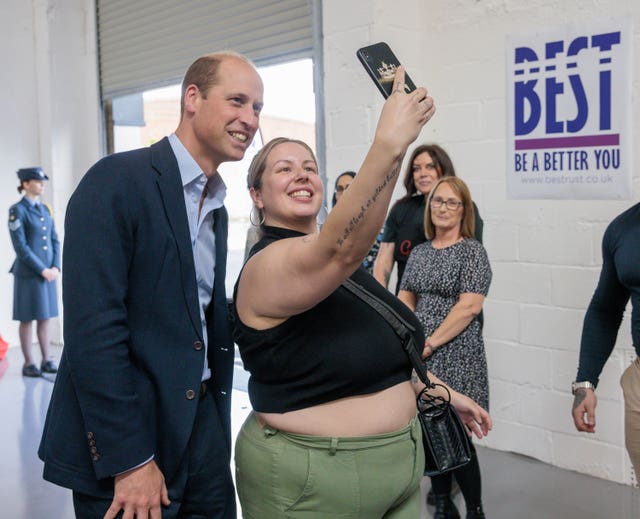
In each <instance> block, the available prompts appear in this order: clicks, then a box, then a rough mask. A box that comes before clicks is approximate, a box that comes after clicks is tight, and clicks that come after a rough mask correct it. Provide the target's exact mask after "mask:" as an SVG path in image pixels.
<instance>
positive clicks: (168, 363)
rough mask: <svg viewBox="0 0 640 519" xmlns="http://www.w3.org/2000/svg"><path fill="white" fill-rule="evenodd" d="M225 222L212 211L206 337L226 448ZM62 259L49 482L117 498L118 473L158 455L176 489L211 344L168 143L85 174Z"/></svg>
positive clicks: (46, 442)
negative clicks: (212, 273) (59, 347)
mask: <svg viewBox="0 0 640 519" xmlns="http://www.w3.org/2000/svg"><path fill="white" fill-rule="evenodd" d="M227 223H228V217H227V213H226V209H225V208H224V207H222V208H220V209H218V210H216V213H214V230H215V235H216V266H215V286H214V293H213V298H212V303H211V305H210V306H209V309H208V311H207V328H208V330H207V331H208V335H209V343H208V344H209V347H208V351H209V366H210V367H211V371H212V375H213V376H212V383H211V384H212V390H213V394H214V396H215V399H216V403H217V406H218V411H219V413H220V416H221V417H222V419H223V422H224V424H225V432H226V434H225V437H224V438H216V437H213V436H212V438H211V441H215V442H227V445H228V447H229V452H230V450H231V447H230V445H231V432H230V409H231V379H232V373H233V355H234V350H233V343H232V339H231V330H230V326H229V325H230V323H229V317H228V310H227V304H226V295H225V283H224V281H225V274H226V255H227ZM63 257H64V261H65V271H66V272H67V274H66V275H65V276H64V279H63V302H64V306H65V312H64V341H65V347H64V351H63V355H62V358H61V362H60V368H59V372H58V375H57V377H56V383H55V387H54V390H53V394H52V397H51V403H50V406H49V410H48V413H47V419H46V423H45V427H44V432H43V437H42V441H41V444H40V449H39V455H40V457H41V458H42V459H43V460H44V462H45V466H44V478H45V479H47V480H49V481H52V482H54V483H56V484H59V485H62V486H66V487H69V488H72V489H74V490H76V491H79V492H83V493H87V494H90V495H95V496H103V497H111V496H112V493H113V478H112V477H111V476H112V475H114V474H118V473H120V472H122V471H125V470H128V469H130V468H132V467H134V466H136V465H139V464H141V463H143V462H144V461H146V460H147V459H149V458H150V457H151V456H152V455H154V456H155V461H156V463H157V464H158V466H159V467H160V470H162V472H163V474H164V476H165V479H166V480H167V482H171V480H172V478H173V476H174V474H175V473H176V469H177V468H178V466H179V463H180V460H181V457H182V455H183V453H184V452H185V449H186V448H187V442H188V440H189V436H190V434H191V430H192V427H193V422H194V417H195V413H196V409H197V406H198V395H199V392H200V391H199V390H200V380H201V377H202V368H203V363H204V348H203V347H202V340H203V338H202V336H201V335H202V327H201V325H200V315H199V310H198V291H197V286H196V276H195V269H194V262H193V253H192V249H191V240H190V236H189V229H188V222H187V214H186V208H185V203H184V194H183V188H182V181H181V177H180V173H179V170H178V164H177V161H176V158H175V156H174V154H173V151H172V150H171V146H170V144H169V141H168V139H166V138H165V139H163V140H162V141H160V142H158V143H156V144H154V145H153V146H151V147H150V148H144V149H140V150H135V151H131V152H126V153H119V154H115V155H111V156H108V157H105V158H104V159H102V160H101V161H99V162H98V163H97V164H96V165H95V166H93V167H92V168H91V169H90V170H89V171H88V172H87V174H86V175H85V177H84V178H83V179H82V181H81V182H80V184H79V185H78V188H77V189H76V191H75V193H74V194H73V195H72V197H71V199H70V202H69V206H68V209H67V215H66V225H65V244H64V251H63ZM170 497H171V496H170ZM174 497H175V496H174Z"/></svg>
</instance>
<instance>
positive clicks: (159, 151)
mask: <svg viewBox="0 0 640 519" xmlns="http://www.w3.org/2000/svg"><path fill="white" fill-rule="evenodd" d="M151 164H152V166H153V168H154V169H155V170H156V171H157V172H158V173H159V174H158V177H157V179H156V182H157V183H158V188H159V190H160V196H161V198H162V203H163V205H164V209H165V215H166V217H167V220H168V221H169V226H170V227H171V231H172V233H173V236H174V238H175V240H176V245H177V247H178V255H179V258H180V272H181V275H182V289H183V295H184V300H185V304H186V305H187V308H188V310H189V316H190V317H191V322H192V324H193V327H194V328H195V330H196V332H197V333H198V337H200V338H201V339H202V326H201V325H200V311H199V308H198V287H197V284H196V271H195V265H194V263H193V252H192V250H191V238H190V235H189V222H188V220H187V209H186V207H185V205H184V190H183V187H182V179H181V177H180V171H179V170H178V162H177V161H176V158H175V155H174V154H173V150H172V149H171V145H170V144H169V140H168V139H167V138H166V137H165V138H164V139H162V140H161V141H160V142H158V143H157V144H154V145H153V146H151Z"/></svg>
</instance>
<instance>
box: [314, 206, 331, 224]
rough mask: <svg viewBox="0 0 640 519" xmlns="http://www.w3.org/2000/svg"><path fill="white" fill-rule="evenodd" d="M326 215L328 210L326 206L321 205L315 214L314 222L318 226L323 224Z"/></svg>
mask: <svg viewBox="0 0 640 519" xmlns="http://www.w3.org/2000/svg"><path fill="white" fill-rule="evenodd" d="M327 216H329V211H328V210H327V206H326V205H323V206H322V207H321V208H320V211H318V214H317V215H316V223H317V224H318V225H320V226H322V225H324V222H325V220H326V219H327Z"/></svg>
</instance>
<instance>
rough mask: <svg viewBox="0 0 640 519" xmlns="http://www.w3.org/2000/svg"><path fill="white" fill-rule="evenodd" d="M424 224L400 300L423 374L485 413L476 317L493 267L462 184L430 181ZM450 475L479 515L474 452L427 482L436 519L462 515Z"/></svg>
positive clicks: (472, 516)
mask: <svg viewBox="0 0 640 519" xmlns="http://www.w3.org/2000/svg"><path fill="white" fill-rule="evenodd" d="M423 225H424V233H425V235H426V238H427V240H428V241H426V242H425V243H422V244H420V245H417V246H416V247H414V249H413V251H412V252H411V255H410V256H409V260H408V262H407V266H406V269H405V271H404V276H403V277H402V281H401V283H400V292H399V294H398V298H399V299H400V300H401V301H402V302H404V303H405V304H406V305H407V306H408V307H409V308H411V309H412V310H413V311H414V312H415V314H416V316H417V317H418V319H419V320H420V323H421V324H422V329H423V331H424V334H425V335H426V336H427V339H426V341H425V343H424V344H425V347H424V351H423V357H424V358H426V359H427V366H428V368H429V370H430V371H431V372H432V373H434V374H435V375H436V376H437V377H439V378H440V379H441V380H443V381H444V382H446V383H447V384H448V385H449V386H450V387H452V388H454V389H455V390H456V391H459V392H460V393H462V394H464V395H467V396H468V397H470V398H472V399H473V400H475V401H476V402H478V403H479V404H480V405H481V406H482V407H484V408H485V409H488V408H489V377H488V374H487V356H486V353H485V350H484V342H483V340H482V326H481V324H480V321H479V319H478V317H479V315H480V312H481V310H482V304H483V302H484V298H485V296H486V295H487V292H488V291H489V285H490V284H491V267H490V265H489V259H488V257H487V252H486V251H485V249H484V247H483V246H482V244H481V243H480V242H478V241H477V240H475V239H473V236H474V231H475V216H474V211H473V202H472V201H471V194H470V193H469V189H468V188H467V185H466V184H465V183H464V182H463V181H462V180H461V179H459V178H456V177H443V178H442V179H440V180H439V181H438V182H437V183H436V184H435V186H434V187H433V189H432V191H431V192H430V193H429V197H428V199H427V210H426V211H425V215H424V224H423ZM452 476H455V478H456V480H457V482H458V484H459V485H460V490H461V491H462V494H463V496H464V499H465V503H466V506H467V519H481V518H484V517H485V516H484V512H483V511H482V495H481V478H480V466H479V464H478V458H477V456H476V454H475V449H474V450H473V455H472V459H471V462H470V463H469V464H468V465H466V466H464V467H462V468H460V469H457V470H454V471H453V472H449V473H446V474H444V475H441V476H435V477H432V478H431V488H432V490H433V494H434V497H435V505H436V511H435V515H434V516H433V517H434V519H457V518H458V517H460V516H459V514H458V511H457V509H456V507H455V505H454V504H453V501H452V500H451V483H452Z"/></svg>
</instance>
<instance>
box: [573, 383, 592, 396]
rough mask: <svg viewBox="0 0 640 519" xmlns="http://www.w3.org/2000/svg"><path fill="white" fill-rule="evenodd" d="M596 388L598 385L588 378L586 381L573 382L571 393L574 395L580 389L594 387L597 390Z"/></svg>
mask: <svg viewBox="0 0 640 519" xmlns="http://www.w3.org/2000/svg"><path fill="white" fill-rule="evenodd" d="M595 388H596V386H594V385H593V384H592V383H591V382H589V381H588V380H585V381H584V382H571V394H572V395H575V394H576V391H577V390H578V389H594V390H595Z"/></svg>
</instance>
